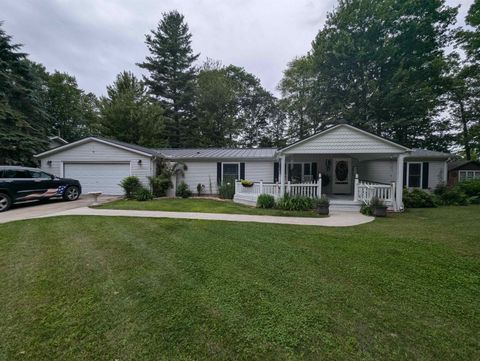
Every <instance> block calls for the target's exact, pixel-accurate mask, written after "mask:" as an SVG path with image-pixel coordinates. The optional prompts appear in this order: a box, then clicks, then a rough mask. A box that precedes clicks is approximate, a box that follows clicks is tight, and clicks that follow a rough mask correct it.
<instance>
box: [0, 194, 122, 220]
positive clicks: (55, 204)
mask: <svg viewBox="0 0 480 361" xmlns="http://www.w3.org/2000/svg"><path fill="white" fill-rule="evenodd" d="M118 198H119V197H116V196H100V197H99V198H98V202H99V203H105V202H110V201H112V200H115V199H118ZM91 204H92V197H91V196H88V195H82V196H81V197H80V198H79V199H78V200H76V201H73V202H65V201H63V200H50V201H47V202H46V203H39V202H31V203H23V204H14V205H13V206H12V208H10V210H8V211H6V212H2V213H0V223H7V222H12V221H19V220H22V219H32V218H40V217H45V216H48V215H51V214H54V213H59V212H64V211H68V210H72V209H75V208H81V207H88V206H90V205H91Z"/></svg>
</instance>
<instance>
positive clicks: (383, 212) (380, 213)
mask: <svg viewBox="0 0 480 361" xmlns="http://www.w3.org/2000/svg"><path fill="white" fill-rule="evenodd" d="M373 215H374V216H375V217H386V216H387V206H376V207H373Z"/></svg>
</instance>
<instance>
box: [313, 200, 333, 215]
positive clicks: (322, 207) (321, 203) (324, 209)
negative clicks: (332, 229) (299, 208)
mask: <svg viewBox="0 0 480 361" xmlns="http://www.w3.org/2000/svg"><path fill="white" fill-rule="evenodd" d="M315 209H316V210H317V212H318V214H322V215H328V214H329V213H330V201H329V199H328V198H327V197H325V196H321V197H320V198H317V199H316V200H315Z"/></svg>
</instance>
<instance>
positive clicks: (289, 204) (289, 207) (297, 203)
mask: <svg viewBox="0 0 480 361" xmlns="http://www.w3.org/2000/svg"><path fill="white" fill-rule="evenodd" d="M277 208H279V209H284V210H286V211H308V210H310V209H312V208H313V199H311V198H307V197H301V196H293V197H292V196H290V195H288V194H287V195H285V196H283V197H282V198H280V199H279V200H278V202H277Z"/></svg>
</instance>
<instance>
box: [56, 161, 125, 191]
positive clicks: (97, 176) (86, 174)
mask: <svg viewBox="0 0 480 361" xmlns="http://www.w3.org/2000/svg"><path fill="white" fill-rule="evenodd" d="M64 167H65V168H64V173H63V176H64V177H65V178H73V179H77V180H79V181H80V184H81V185H82V193H87V192H102V193H103V194H112V195H121V194H123V190H122V188H121V187H120V186H119V185H118V184H119V183H120V182H121V180H122V179H123V178H125V177H128V176H129V175H130V164H129V163H65V164H64Z"/></svg>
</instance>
